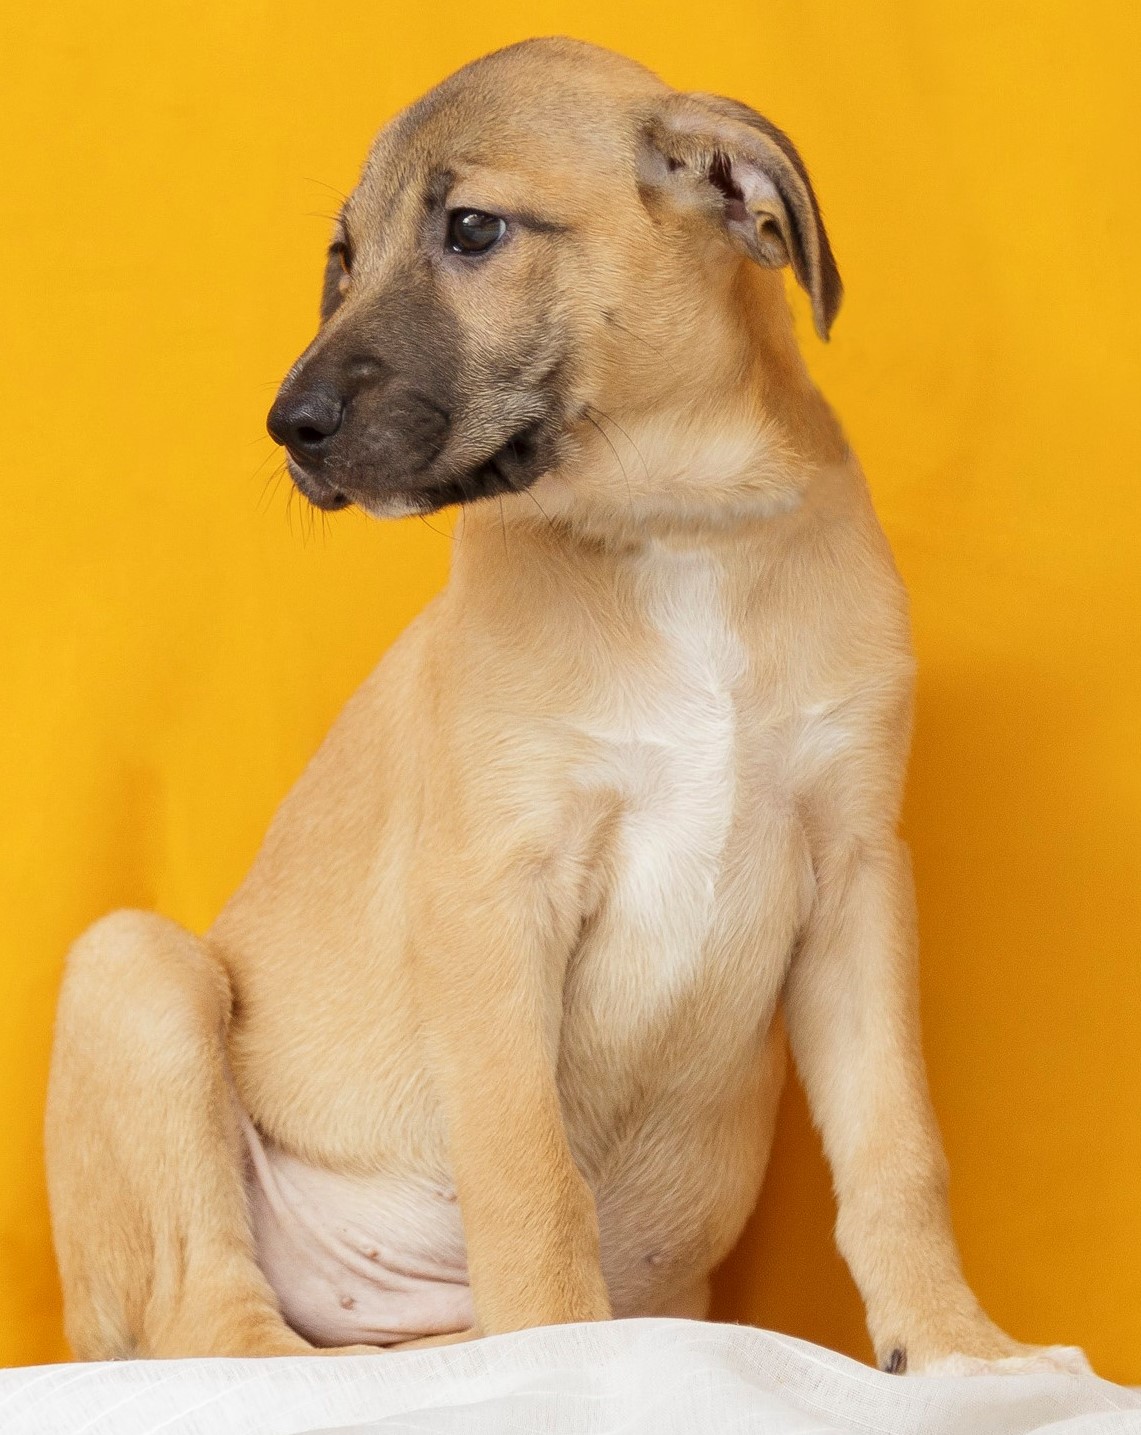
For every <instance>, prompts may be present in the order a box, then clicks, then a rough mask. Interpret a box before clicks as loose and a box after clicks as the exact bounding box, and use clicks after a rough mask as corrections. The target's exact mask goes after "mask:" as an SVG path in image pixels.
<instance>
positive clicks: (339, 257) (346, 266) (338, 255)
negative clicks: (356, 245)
mask: <svg viewBox="0 0 1141 1435" xmlns="http://www.w3.org/2000/svg"><path fill="white" fill-rule="evenodd" d="M329 254H330V255H331V256H332V257H333V258H334V259H336V261H337V263H338V264H339V265H340V266H341V272H342V273H344V274H351V273H352V272H353V256H352V251H351V250H350V249H349V246H348V245H347V244H346V243H344V241H343V240H340V239H338V240H337V242H336V243H335V244H331V245H330V246H329Z"/></svg>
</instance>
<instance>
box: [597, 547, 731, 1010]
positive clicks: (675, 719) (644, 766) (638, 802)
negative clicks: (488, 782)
mask: <svg viewBox="0 0 1141 1435" xmlns="http://www.w3.org/2000/svg"><path fill="white" fill-rule="evenodd" d="M723 582H724V579H723V575H722V572H721V569H720V565H719V564H718V563H717V562H716V561H715V560H713V559H711V558H709V557H708V556H706V555H704V554H700V553H696V552H693V551H681V552H678V551H671V550H667V549H664V548H660V547H658V546H656V545H650V550H649V552H648V553H647V554H646V556H645V558H644V559H643V560H642V561H641V563H640V566H639V568H638V570H637V571H636V572H635V575H634V586H633V593H634V597H635V600H636V602H637V608H638V614H639V617H640V619H641V621H642V624H643V626H644V632H645V634H646V638H647V641H646V643H645V645H644V650H643V651H642V653H641V654H640V655H639V658H638V660H637V661H635V662H633V663H632V664H631V666H630V668H629V669H628V670H626V671H623V672H621V673H619V674H617V675H616V676H615V678H614V680H613V682H612V683H611V684H610V685H608V686H607V688H606V689H605V690H604V691H603V693H602V694H601V696H600V700H599V701H598V702H597V703H596V706H595V708H594V710H593V711H591V712H590V713H589V714H588V715H586V716H585V717H584V718H583V719H582V721H581V726H582V728H583V730H584V731H585V732H586V733H587V734H588V735H589V736H590V737H591V738H592V739H593V740H594V741H593V744H592V752H593V758H592V762H591V770H590V772H589V773H588V774H587V780H588V781H591V782H595V783H599V784H600V785H604V786H606V787H607V788H608V789H609V790H611V791H616V792H617V793H618V795H619V797H620V799H621V802H622V818H621V822H620V825H619V828H618V831H617V833H616V835H615V839H614V844H613V848H612V851H611V854H610V867H609V875H608V882H607V890H606V893H605V899H604V902H603V904H602V908H601V910H600V912H599V914H598V920H597V921H596V923H595V925H594V927H593V930H592V933H591V935H590V936H589V937H588V939H587V942H586V943H585V944H584V950H583V951H582V952H581V953H580V966H585V967H587V968H589V967H590V966H591V965H592V959H593V958H597V957H600V956H601V949H602V948H604V947H609V946H610V945H611V944H612V943H616V942H617V943H620V944H622V945H624V946H626V948H627V949H628V951H629V954H630V957H631V959H632V960H634V961H637V955H636V954H639V953H641V954H649V953H652V954H653V956H652V964H653V972H652V980H651V981H650V983H649V985H648V986H647V985H644V984H643V986H642V991H643V995H644V996H647V997H648V996H649V995H650V994H651V991H654V992H658V993H660V994H662V995H665V994H667V993H668V992H669V991H670V990H671V989H673V988H674V987H676V986H677V985H679V984H684V983H685V981H686V980H687V978H688V977H689V976H690V975H691V974H692V972H693V969H694V964H695V963H696V962H697V960H698V959H699V957H700V953H701V951H702V949H703V946H704V943H705V940H706V937H707V935H708V932H709V930H710V927H711V925H712V922H713V919H714V904H715V894H716V888H717V882H718V878H719V875H720V872H721V867H722V862H723V857H724V853H725V847H726V842H727V840H728V837H729V832H730V826H731V822H732V816H733V807H734V800H735V792H736V768H737V755H736V747H737V714H736V707H735V701H734V689H735V687H736V685H737V684H738V682H739V681H740V679H741V677H742V675H743V673H744V669H745V662H746V654H745V650H744V646H743V644H742V642H741V640H740V638H739V636H738V635H737V634H736V633H735V632H734V631H733V628H732V626H731V624H730V622H729V619H728V615H727V609H726V603H725V594H724V591H723ZM591 949H593V951H592V950H591ZM642 975H643V976H644V977H650V976H651V974H650V973H649V972H646V973H643V974H642Z"/></svg>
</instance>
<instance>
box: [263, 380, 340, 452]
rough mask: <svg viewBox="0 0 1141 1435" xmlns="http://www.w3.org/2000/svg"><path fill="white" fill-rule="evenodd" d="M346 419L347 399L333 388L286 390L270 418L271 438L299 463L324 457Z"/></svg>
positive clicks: (323, 386)
mask: <svg viewBox="0 0 1141 1435" xmlns="http://www.w3.org/2000/svg"><path fill="white" fill-rule="evenodd" d="M344 416H345V400H344V397H343V396H342V395H341V394H340V393H338V392H337V390H336V389H334V388H333V387H332V386H331V385H328V384H317V385H314V386H312V387H306V388H304V389H301V390H297V391H289V390H282V392H281V393H280V394H278V396H277V398H276V399H275V400H274V404H273V407H272V408H271V409H270V411H269V416H268V418H267V419H266V428H267V429H268V430H269V435H270V438H272V439H273V440H274V442H275V443H279V444H281V445H282V447H283V448H286V449H288V450H289V453H290V455H291V456H292V457H293V458H295V459H296V460H297V461H298V462H301V463H304V462H305V461H306V460H309V461H312V460H313V459H319V458H324V456H325V455H326V453H327V452H328V451H329V448H330V447H331V445H332V441H333V439H334V438H335V437H336V435H337V433H338V431H339V430H340V427H341V423H342V421H343V419H344Z"/></svg>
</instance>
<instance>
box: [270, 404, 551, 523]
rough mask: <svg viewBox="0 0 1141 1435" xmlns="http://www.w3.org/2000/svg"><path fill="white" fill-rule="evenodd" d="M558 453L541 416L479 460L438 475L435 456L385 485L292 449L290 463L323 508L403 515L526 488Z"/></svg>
mask: <svg viewBox="0 0 1141 1435" xmlns="http://www.w3.org/2000/svg"><path fill="white" fill-rule="evenodd" d="M553 457H554V445H553V442H552V436H551V434H550V431H549V425H548V424H547V423H545V422H544V420H542V419H536V420H532V421H531V422H529V423H527V424H525V425H523V426H522V427H521V428H519V429H516V430H515V432H514V433H512V434H511V436H510V437H509V438H507V439H505V440H504V442H503V443H501V444H500V445H499V447H498V448H497V449H495V450H494V452H492V453H491V454H489V455H488V456H487V457H486V458H483V459H481V460H480V461H479V462H478V463H476V464H474V465H472V466H471V467H468V468H466V469H464V470H462V471H460V472H456V473H453V474H450V475H449V476H448V477H446V478H443V479H439V480H435V481H433V480H432V478H431V476H430V474H431V469H432V468H433V467H434V466H435V464H434V462H429V463H428V464H427V465H425V467H424V468H423V469H421V470H420V471H419V473H416V474H413V475H410V476H409V478H408V479H407V480H405V481H397V482H395V483H385V484H383V485H381V484H378V483H377V482H376V481H375V480H374V479H372V477H371V475H369V474H367V473H365V474H356V473H352V472H347V471H342V472H341V473H337V472H336V471H333V472H330V471H329V468H328V466H327V465H326V464H322V465H321V466H320V468H318V469H316V470H314V469H311V468H309V467H307V466H306V465H305V464H304V463H302V462H301V461H300V460H299V459H298V458H297V457H295V456H294V455H293V454H292V453H289V452H288V451H287V455H286V467H287V468H288V470H289V475H290V477H291V478H292V479H293V482H294V483H295V484H296V486H297V488H298V489H299V491H300V492H301V493H302V494H303V495H304V496H305V498H307V499H308V501H309V502H310V503H311V504H312V505H313V506H314V507H315V508H319V509H320V510H321V511H322V512H325V513H336V512H338V511H339V510H341V509H343V508H348V507H350V506H351V505H353V504H355V505H356V506H357V507H358V508H360V509H362V510H363V511H364V512H365V513H368V514H370V515H372V516H373V517H376V518H394V517H396V518H399V517H404V516H407V515H417V514H419V515H424V514H429V513H435V512H437V511H438V510H439V509H441V508H451V507H455V506H457V505H464V504H468V503H476V502H478V501H480V500H481V499H486V498H495V497H497V496H500V495H503V494H506V493H522V492H524V491H525V490H526V489H528V488H530V487H531V485H532V484H533V483H536V482H537V481H538V480H539V478H541V477H542V475H543V474H544V473H546V472H547V470H548V469H549V468H550V467H551V464H552V462H553Z"/></svg>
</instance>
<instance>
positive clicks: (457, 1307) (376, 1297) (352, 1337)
mask: <svg viewBox="0 0 1141 1435" xmlns="http://www.w3.org/2000/svg"><path fill="white" fill-rule="evenodd" d="M243 1126H244V1129H245V1135H246V1144H247V1146H248V1148H249V1153H250V1163H249V1180H248V1187H249V1201H250V1212H251V1216H252V1220H253V1229H254V1239H255V1241H256V1245H257V1259H258V1265H259V1266H260V1267H261V1269H262V1271H263V1272H264V1274H265V1276H266V1278H267V1280H268V1281H269V1283H270V1285H271V1286H272V1287H273V1289H274V1292H275V1294H276V1295H277V1299H278V1302H279V1303H280V1306H281V1312H282V1315H284V1317H285V1319H286V1320H287V1321H288V1322H289V1324H290V1325H291V1326H292V1327H293V1329H294V1330H296V1331H297V1333H298V1334H299V1335H302V1336H304V1337H305V1339H306V1340H308V1341H311V1342H312V1343H313V1344H314V1345H320V1346H327V1345H358V1344H365V1345H392V1344H394V1343H395V1342H397V1341H402V1340H412V1339H415V1338H416V1337H417V1336H424V1335H444V1334H449V1333H451V1332H453V1331H460V1330H467V1329H468V1328H469V1327H470V1326H471V1325H472V1324H473V1322H474V1319H475V1317H474V1313H473V1310H472V1301H471V1289H470V1287H469V1286H468V1279H467V1261H466V1258H465V1254H464V1240H463V1228H462V1226H461V1224H460V1215H459V1208H458V1206H457V1204H456V1200H455V1195H454V1193H453V1192H450V1191H447V1190H443V1189H441V1188H440V1187H439V1186H438V1185H435V1184H433V1183H432V1182H429V1181H423V1182H417V1181H397V1180H394V1179H393V1178H392V1177H390V1176H374V1177H357V1176H342V1175H339V1174H337V1173H336V1172H333V1171H327V1170H323V1169H321V1168H320V1167H316V1166H309V1165H307V1164H306V1163H305V1162H304V1161H299V1160H298V1159H297V1158H296V1157H294V1156H290V1155H288V1154H287V1153H285V1152H283V1151H280V1150H277V1149H276V1148H275V1147H274V1146H273V1145H272V1144H270V1143H268V1142H266V1141H264V1140H263V1139H262V1137H261V1136H260V1135H259V1133H258V1132H257V1131H256V1129H255V1128H254V1126H253V1124H252V1123H251V1122H250V1121H249V1120H247V1119H244V1120H243Z"/></svg>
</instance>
